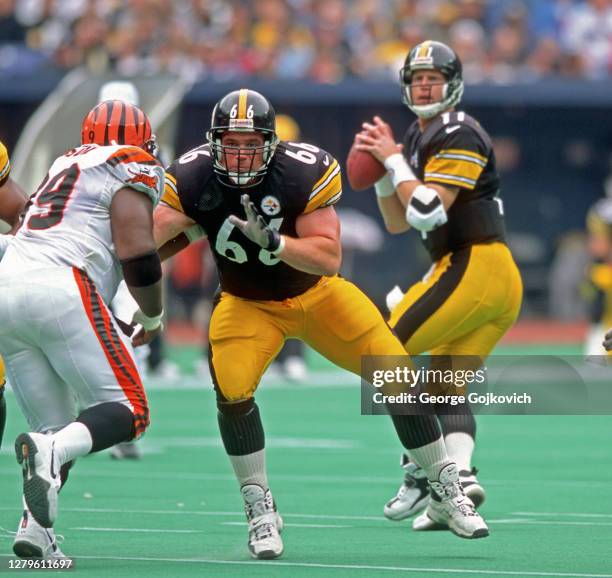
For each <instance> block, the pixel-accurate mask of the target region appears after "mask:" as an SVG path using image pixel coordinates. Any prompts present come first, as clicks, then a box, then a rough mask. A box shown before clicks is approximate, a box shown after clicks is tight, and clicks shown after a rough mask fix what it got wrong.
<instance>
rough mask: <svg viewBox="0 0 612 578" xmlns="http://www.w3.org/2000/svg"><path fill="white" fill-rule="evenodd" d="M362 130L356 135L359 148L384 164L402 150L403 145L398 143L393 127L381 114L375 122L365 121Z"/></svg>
mask: <svg viewBox="0 0 612 578" xmlns="http://www.w3.org/2000/svg"><path fill="white" fill-rule="evenodd" d="M361 126H362V131H361V132H359V133H357V134H356V135H355V145H356V148H357V150H362V151H367V152H369V153H370V154H371V155H372V156H374V158H376V159H377V160H378V161H380V162H381V163H382V164H384V162H385V160H386V159H387V158H388V157H390V156H391V155H394V154H397V153H400V152H402V148H404V147H403V145H401V144H397V143H396V142H395V138H394V137H393V131H392V130H391V127H390V126H389V125H388V124H387V123H386V122H384V121H383V120H382V119H381V118H380V117H379V116H375V117H374V123H370V122H364V123H363V124H362V125H361Z"/></svg>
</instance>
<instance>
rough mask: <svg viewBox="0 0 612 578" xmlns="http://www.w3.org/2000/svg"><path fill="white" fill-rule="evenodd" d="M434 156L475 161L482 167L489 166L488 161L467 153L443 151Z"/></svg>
mask: <svg viewBox="0 0 612 578" xmlns="http://www.w3.org/2000/svg"><path fill="white" fill-rule="evenodd" d="M434 158H436V159H456V160H460V161H467V162H470V163H475V164H477V165H480V166H481V167H482V168H484V167H486V166H487V161H483V160H480V159H476V158H474V157H472V156H468V155H466V154H459V153H449V152H443V153H438V154H437V155H435V157H434Z"/></svg>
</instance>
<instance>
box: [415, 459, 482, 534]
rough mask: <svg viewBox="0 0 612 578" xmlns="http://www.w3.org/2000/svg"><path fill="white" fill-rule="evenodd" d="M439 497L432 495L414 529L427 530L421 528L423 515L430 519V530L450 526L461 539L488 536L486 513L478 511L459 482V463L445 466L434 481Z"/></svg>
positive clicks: (416, 520) (448, 527) (434, 488)
mask: <svg viewBox="0 0 612 578" xmlns="http://www.w3.org/2000/svg"><path fill="white" fill-rule="evenodd" d="M430 485H431V488H432V490H433V491H434V492H435V494H436V498H437V499H436V498H434V497H433V496H432V498H431V499H430V501H429V504H428V506H427V509H426V510H425V512H424V513H423V514H421V515H420V516H418V517H417V518H416V519H415V520H414V522H413V525H412V527H413V529H415V530H417V531H423V529H422V528H419V527H418V524H419V522H420V520H421V519H422V518H424V519H425V520H428V521H429V522H430V526H437V527H430V528H428V529H429V530H434V529H449V530H450V531H451V532H453V534H455V535H457V536H459V537H460V538H467V539H477V538H486V537H487V536H488V535H489V528H488V526H487V524H486V522H485V521H484V520H483V518H482V516H481V515H480V514H479V513H478V512H477V511H476V509H475V507H474V503H473V502H472V500H470V498H468V497H467V496H466V495H465V493H464V492H463V488H462V487H461V483H460V482H459V472H458V470H457V465H456V464H448V465H447V466H445V467H444V468H443V469H442V471H441V472H440V475H439V477H438V480H437V481H435V482H430Z"/></svg>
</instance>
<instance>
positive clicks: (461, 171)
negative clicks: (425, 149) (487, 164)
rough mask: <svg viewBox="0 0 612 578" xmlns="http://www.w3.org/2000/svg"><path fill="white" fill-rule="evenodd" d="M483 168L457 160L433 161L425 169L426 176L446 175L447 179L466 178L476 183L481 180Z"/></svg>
mask: <svg viewBox="0 0 612 578" xmlns="http://www.w3.org/2000/svg"><path fill="white" fill-rule="evenodd" d="M482 171H483V167H482V166H481V165H478V164H476V163H473V162H471V161H463V160H456V159H435V158H434V159H432V160H431V161H429V162H428V163H427V166H426V167H425V174H426V175H428V174H436V175H444V176H446V177H449V178H452V177H459V178H466V179H469V180H470V181H474V183H475V182H476V181H477V180H478V179H479V178H480V175H481V174H482Z"/></svg>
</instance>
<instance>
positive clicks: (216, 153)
mask: <svg viewBox="0 0 612 578" xmlns="http://www.w3.org/2000/svg"><path fill="white" fill-rule="evenodd" d="M207 141H208V142H207V143H206V144H203V145H202V146H200V147H197V148H195V149H193V150H191V151H189V152H187V153H186V154H184V155H183V156H182V157H180V158H179V159H178V160H176V161H175V162H174V163H172V165H171V166H170V167H169V169H168V171H167V180H166V193H165V195H164V197H163V202H162V204H161V205H160V207H158V209H157V210H156V213H155V228H156V240H157V243H158V246H160V247H161V251H162V254H164V255H166V254H167V250H168V249H167V247H168V244H169V243H170V245H172V244H175V245H176V247H174V249H176V248H179V247H182V246H184V245H185V244H187V242H188V240H189V239H193V238H195V237H197V236H198V234H200V235H201V234H205V235H207V236H208V239H209V242H210V246H211V248H212V250H213V254H214V258H215V261H216V264H217V268H218V272H219V277H220V282H221V292H220V295H219V296H218V298H217V300H216V304H215V307H214V309H213V312H212V317H211V321H210V330H209V340H210V355H209V361H210V369H211V373H212V376H213V381H214V384H215V389H216V392H217V405H218V409H219V413H218V417H219V428H220V431H221V437H222V439H223V443H224V446H225V449H226V451H227V453H228V455H229V458H230V460H231V463H232V466H233V468H234V471H235V474H236V477H237V478H238V482H239V484H240V491H241V493H242V497H243V499H244V502H245V510H246V514H247V518H248V521H249V542H248V545H249V550H250V552H251V554H252V555H253V556H254V557H256V558H276V557H278V556H280V555H281V553H282V551H283V544H282V541H281V538H280V535H279V533H280V531H281V529H282V520H281V518H280V516H279V515H278V513H277V512H276V507H275V504H274V501H273V499H272V494H271V493H270V489H269V485H268V480H267V475H266V467H265V458H264V445H265V444H264V431H263V425H262V422H261V419H260V416H259V409H258V407H257V404H256V403H255V399H254V394H255V391H256V389H257V385H258V384H259V381H260V379H261V376H262V375H263V373H264V372H265V370H266V368H267V367H268V365H269V364H270V363H271V362H272V360H273V359H274V357H275V356H276V354H277V353H278V351H279V350H280V348H281V347H282V345H283V343H284V341H285V339H286V338H289V337H293V338H298V339H301V340H303V341H304V342H306V343H307V344H309V345H310V346H311V347H313V348H314V349H315V350H317V351H319V352H320V353H322V354H323V355H325V356H326V357H327V358H328V359H330V360H331V361H333V362H334V363H335V364H337V365H339V366H340V367H343V368H345V369H347V370H349V371H352V372H354V373H356V374H359V372H360V363H361V356H363V355H405V351H404V349H403V347H402V345H401V343H400V342H399V341H398V340H397V338H396V337H395V336H394V335H393V333H392V332H391V331H390V329H389V327H388V326H387V324H386V323H385V322H384V320H383V318H382V316H381V314H380V313H379V311H378V310H377V308H376V307H375V306H374V304H373V303H372V302H371V301H370V300H369V299H368V298H367V297H366V296H365V295H364V294H363V293H362V292H361V291H360V290H359V289H358V288H357V287H356V286H355V285H353V284H352V283H349V282H348V281H346V280H345V279H343V278H341V277H339V276H338V275H337V272H338V269H339V267H340V261H341V250H340V239H339V224H338V218H337V216H336V212H335V210H334V208H333V205H334V203H336V202H337V201H338V199H339V198H340V195H341V191H342V182H341V174H340V166H339V165H338V161H337V160H336V159H334V158H333V157H332V156H331V155H330V154H329V153H327V152H326V151H324V150H322V149H320V148H318V147H316V146H313V145H311V144H308V143H293V142H279V140H278V137H277V135H276V132H275V115H274V109H273V108H272V105H271V104H270V103H269V102H268V100H267V99H266V98H265V97H263V96H262V95H261V94H259V93H257V92H255V91H252V90H247V89H241V90H238V91H235V92H232V93H230V94H228V95H226V96H225V97H224V98H222V99H221V100H220V101H219V102H218V103H217V105H216V106H215V108H214V110H213V115H212V126H211V128H210V130H209V131H208V133H207ZM185 232H186V235H185V234H184V233H185ZM298 414H299V409H298V404H296V415H298ZM393 422H394V425H395V427H396V430H397V432H398V436H399V438H400V440H401V442H402V444H403V445H404V447H406V448H407V449H409V450H410V453H411V455H413V456H414V457H415V459H418V460H422V461H423V464H422V465H423V467H424V469H425V470H426V471H427V475H428V478H429V479H430V481H431V483H432V486H433V487H434V488H437V491H438V492H439V493H440V495H441V499H442V502H441V503H442V504H443V507H444V508H445V512H446V518H445V519H447V520H449V524H450V525H451V527H452V529H453V530H454V531H455V532H456V533H457V534H458V535H460V536H461V537H464V538H480V537H484V536H486V535H488V529H487V526H486V524H485V523H484V521H483V520H482V518H481V517H480V516H479V515H478V514H477V513H476V512H475V511H474V509H473V507H472V504H471V502H470V501H469V500H468V499H467V498H466V497H465V496H464V495H463V492H462V490H461V486H460V484H459V476H458V471H457V468H456V465H455V464H453V463H452V462H450V461H449V460H448V458H447V456H446V449H445V446H444V442H443V440H442V435H441V431H440V429H439V424H438V422H437V420H436V418H435V417H434V416H432V415H424V416H393Z"/></svg>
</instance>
